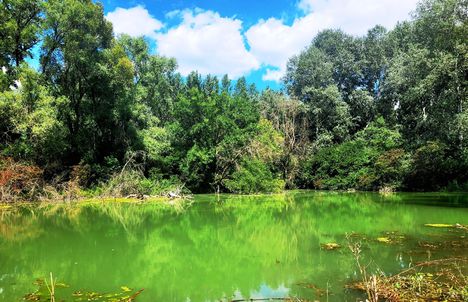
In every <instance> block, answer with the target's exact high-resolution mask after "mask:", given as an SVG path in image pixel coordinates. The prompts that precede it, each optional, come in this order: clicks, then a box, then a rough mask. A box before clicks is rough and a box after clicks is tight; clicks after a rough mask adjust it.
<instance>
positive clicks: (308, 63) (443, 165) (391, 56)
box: [0, 0, 468, 200]
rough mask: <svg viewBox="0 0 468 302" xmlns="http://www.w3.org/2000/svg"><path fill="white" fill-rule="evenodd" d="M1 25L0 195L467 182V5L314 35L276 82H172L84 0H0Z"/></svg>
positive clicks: (449, 186)
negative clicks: (262, 85) (358, 30)
mask: <svg viewBox="0 0 468 302" xmlns="http://www.w3.org/2000/svg"><path fill="white" fill-rule="evenodd" d="M0 20H2V22H0V67H1V70H0V200H15V199H27V200H34V199H38V198H42V197H44V196H45V197H50V198H53V197H54V196H64V195H66V196H72V197H77V196H88V195H108V196H128V195H131V194H138V195H149V196H155V195H162V194H165V193H167V192H169V191H174V190H181V191H184V192H185V191H186V192H192V193H213V192H226V193H238V194H253V193H273V192H279V191H283V190H287V189H316V190H364V191H384V192H392V191H440V190H446V191H467V190H468V97H467V83H468V60H467V59H468V45H467V37H468V2H467V1H466V0H423V1H421V2H420V3H419V5H418V7H417V9H416V10H415V11H414V13H413V16H412V19H411V21H405V22H400V23H398V25H397V26H396V27H395V28H394V29H391V30H387V29H385V28H384V27H382V26H375V27H374V28H371V29H369V31H368V33H367V34H366V35H365V36H360V37H357V36H352V35H348V34H346V33H345V32H343V31H341V30H338V29H328V30H324V31H321V32H320V33H319V34H318V35H317V36H316V37H315V38H314V39H313V40H312V41H311V43H310V45H309V46H308V47H307V48H305V49H304V50H303V51H302V52H301V53H298V54H296V55H295V56H293V57H291V58H290V59H289V62H288V65H287V72H286V74H285V75H284V77H283V80H282V81H283V88H282V89H281V90H279V91H277V90H272V89H265V90H263V91H259V90H258V89H257V88H256V87H255V85H253V84H249V83H247V81H246V80H245V78H239V79H233V80H231V79H229V78H228V76H224V77H222V78H218V77H216V76H213V75H206V76H204V75H201V74H199V73H197V71H193V72H192V73H191V74H190V75H188V76H187V77H184V76H182V75H181V74H180V73H178V72H177V62H176V60H175V59H173V58H169V57H163V56H160V55H158V54H155V53H154V52H153V51H152V47H151V46H150V44H149V43H148V41H147V40H145V38H143V37H141V38H132V37H130V36H127V35H118V36H116V35H114V33H113V29H112V25H111V23H110V22H108V21H107V20H106V19H105V18H104V9H103V5H102V4H100V3H96V2H94V1H92V0H48V1H43V0H0ZM33 57H34V59H31V58H33ZM209 59H210V58H207V60H209ZM32 60H36V61H37V62H36V63H37V64H38V67H37V68H36V67H33V64H32V63H31V62H32Z"/></svg>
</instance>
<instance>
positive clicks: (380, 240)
mask: <svg viewBox="0 0 468 302" xmlns="http://www.w3.org/2000/svg"><path fill="white" fill-rule="evenodd" d="M377 241H378V242H382V243H392V241H391V240H390V238H388V237H379V238H377Z"/></svg>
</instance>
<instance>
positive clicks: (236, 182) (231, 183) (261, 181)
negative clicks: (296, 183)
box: [224, 159, 285, 194]
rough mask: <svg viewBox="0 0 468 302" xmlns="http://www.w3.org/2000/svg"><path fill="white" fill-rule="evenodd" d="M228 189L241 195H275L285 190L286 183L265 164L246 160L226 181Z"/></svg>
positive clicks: (259, 161)
mask: <svg viewBox="0 0 468 302" xmlns="http://www.w3.org/2000/svg"><path fill="white" fill-rule="evenodd" d="M224 185H225V186H226V188H227V189H228V190H229V191H231V192H233V193H239V194H255V193H275V192H280V191H281V190H283V189H284V186H285V182H284V181H283V180H282V179H280V178H278V177H276V176H275V175H274V174H273V173H272V172H271V170H270V167H269V165H268V164H266V163H265V162H263V161H261V160H259V159H244V160H243V162H242V164H241V166H240V167H239V168H238V169H237V171H235V172H234V173H233V174H232V175H231V178H230V179H228V180H226V181H224Z"/></svg>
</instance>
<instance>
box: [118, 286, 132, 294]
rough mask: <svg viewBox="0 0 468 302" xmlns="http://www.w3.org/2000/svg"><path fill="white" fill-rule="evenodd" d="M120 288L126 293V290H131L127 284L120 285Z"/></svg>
mask: <svg viewBox="0 0 468 302" xmlns="http://www.w3.org/2000/svg"><path fill="white" fill-rule="evenodd" d="M120 288H121V289H122V290H123V291H124V292H126V293H128V292H131V291H132V289H131V288H129V287H127V286H121V287H120Z"/></svg>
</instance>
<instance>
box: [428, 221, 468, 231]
mask: <svg viewBox="0 0 468 302" xmlns="http://www.w3.org/2000/svg"><path fill="white" fill-rule="evenodd" d="M424 226H427V227H431V228H455V229H462V230H465V231H468V226H466V225H463V224H459V223H455V224H445V223H426V224H425V225H424Z"/></svg>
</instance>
